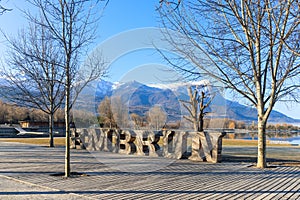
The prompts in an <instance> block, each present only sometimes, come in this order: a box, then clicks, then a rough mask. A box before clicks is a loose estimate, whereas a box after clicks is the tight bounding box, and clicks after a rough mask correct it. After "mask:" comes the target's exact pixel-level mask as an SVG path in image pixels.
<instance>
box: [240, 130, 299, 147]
mask: <svg viewBox="0 0 300 200" xmlns="http://www.w3.org/2000/svg"><path fill="white" fill-rule="evenodd" d="M235 138H236V139H245V140H257V133H245V134H237V135H236V137H235ZM267 140H269V141H270V143H271V144H291V145H299V146H300V133H267Z"/></svg>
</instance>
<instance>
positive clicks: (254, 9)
mask: <svg viewBox="0 0 300 200" xmlns="http://www.w3.org/2000/svg"><path fill="white" fill-rule="evenodd" d="M159 11H160V13H161V17H162V24H163V26H164V27H165V28H169V29H172V30H174V31H177V32H178V33H179V34H178V35H176V34H175V35H174V34H171V32H169V31H168V30H166V31H164V33H165V36H166V40H167V41H168V42H169V43H170V45H172V47H173V48H174V51H175V52H177V53H179V54H181V55H183V58H184V59H185V60H183V59H181V60H180V61H181V63H180V62H176V60H174V59H172V58H170V57H169V56H168V57H167V55H165V58H166V59H167V60H168V61H169V62H170V63H171V64H172V65H173V66H174V67H175V68H176V69H178V70H180V71H182V72H184V73H185V74H186V75H195V76H196V77H197V76H201V75H203V74H204V75H209V76H210V77H212V78H214V79H216V80H218V81H220V82H221V83H223V84H224V85H225V87H227V88H229V89H231V90H232V91H234V92H235V93H236V94H239V95H240V96H241V97H243V99H245V100H248V102H250V103H251V104H252V105H253V106H254V107H255V108H256V109H257V115H258V123H257V125H258V158H257V167H259V168H265V167H266V166H267V164H266V124H267V120H268V118H269V116H270V113H271V111H272V109H273V108H274V105H275V103H276V102H278V101H280V100H282V101H288V100H292V101H297V102H298V101H299V94H300V93H299V86H300V85H299V83H300V80H299V78H300V69H299V54H296V53H297V52H299V48H300V40H299V35H300V34H299V33H300V32H299V31H300V30H299V24H300V21H299V13H300V12H299V1H297V0H295V1H294V0H284V1H270V0H263V1H217V0H208V1H202V0H196V1H188V0H187V1H184V2H182V3H181V4H180V6H179V7H178V9H177V10H175V11H174V10H171V9H169V8H168V6H164V7H162V8H161V9H159ZM287 44H288V45H287ZM177 61H178V60H177ZM186 61H188V62H191V63H192V64H193V65H192V66H191V65H186ZM187 66H191V67H187Z"/></svg>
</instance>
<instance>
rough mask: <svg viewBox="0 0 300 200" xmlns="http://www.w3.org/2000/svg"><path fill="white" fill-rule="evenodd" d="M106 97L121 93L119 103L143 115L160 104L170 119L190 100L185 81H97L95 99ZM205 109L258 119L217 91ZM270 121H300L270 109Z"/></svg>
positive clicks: (241, 118) (177, 116) (216, 114)
mask: <svg viewBox="0 0 300 200" xmlns="http://www.w3.org/2000/svg"><path fill="white" fill-rule="evenodd" d="M194 84H197V83H194ZM199 84H201V83H199ZM105 96H120V97H121V99H122V102H125V103H126V105H127V106H128V109H129V113H137V114H139V115H145V114H146V112H147V111H149V109H150V108H151V107H153V106H154V105H159V106H161V107H162V108H163V109H164V111H165V112H166V113H167V115H168V120H169V121H176V120H179V119H180V118H181V116H182V115H184V114H186V111H185V109H184V108H183V106H182V104H181V102H180V101H179V100H188V99H189V98H188V95H187V84H173V85H153V84H152V85H145V84H142V83H139V82H136V81H132V82H127V83H123V84H120V83H116V84H113V83H110V82H106V81H102V82H99V83H98V86H97V89H96V95H95V100H96V102H101V100H102V99H103V98H104V97H105ZM96 106H97V105H96ZM208 111H210V112H212V113H213V114H212V116H213V117H216V118H230V119H234V120H239V121H244V122H246V123H251V122H252V121H257V112H256V109H255V108H252V107H249V106H245V105H242V104H240V103H238V102H235V101H231V100H228V99H225V98H224V97H223V96H222V95H221V94H220V93H219V92H217V93H216V95H215V97H214V99H213V102H212V103H211V106H210V107H209V108H208ZM269 122H271V123H299V122H300V120H297V119H293V118H291V117H288V116H286V115H284V114H283V113H280V112H278V111H275V110H273V111H272V113H271V115H270V118H269Z"/></svg>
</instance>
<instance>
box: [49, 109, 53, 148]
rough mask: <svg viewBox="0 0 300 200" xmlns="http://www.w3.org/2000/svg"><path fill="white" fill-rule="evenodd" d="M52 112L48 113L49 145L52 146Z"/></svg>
mask: <svg viewBox="0 0 300 200" xmlns="http://www.w3.org/2000/svg"><path fill="white" fill-rule="evenodd" d="M53 118H54V116H53V113H51V114H50V115H49V147H54V139H53V130H54V119H53Z"/></svg>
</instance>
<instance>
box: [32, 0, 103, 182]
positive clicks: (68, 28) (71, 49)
mask: <svg viewBox="0 0 300 200" xmlns="http://www.w3.org/2000/svg"><path fill="white" fill-rule="evenodd" d="M29 2H30V3H31V4H32V5H33V6H34V7H35V8H36V9H37V10H38V12H39V13H40V14H41V18H37V17H35V15H32V14H31V13H30V12H26V16H27V18H28V19H29V20H30V21H32V22H33V23H35V24H41V25H42V26H43V27H45V29H46V30H48V31H49V33H50V34H51V35H52V37H53V40H55V41H57V46H56V48H59V49H60V50H61V52H62V55H63V61H62V63H63V70H64V78H65V79H64V89H65V103H64V106H65V126H66V130H65V131H66V152H65V176H66V177H69V176H70V171H71V168H70V115H71V112H70V111H71V108H72V106H73V104H74V102H75V100H76V98H77V96H78V94H79V93H80V92H81V91H82V89H83V88H84V87H85V86H86V85H87V84H88V83H90V82H91V81H93V80H95V79H97V78H99V77H100V76H102V75H103V74H104V73H105V72H106V70H105V66H104V63H103V61H102V59H93V56H92V57H88V59H87V63H84V64H85V65H87V67H86V68H87V70H86V71H85V72H86V73H84V74H80V73H78V72H79V67H80V64H81V62H80V60H81V59H82V58H83V57H84V56H86V55H85V53H86V52H87V48H88V46H89V45H90V44H91V42H93V41H94V39H95V37H96V35H97V34H96V30H97V22H98V20H99V16H100V12H99V9H97V8H100V6H98V3H99V1H89V0H79V1H74V0H57V1H52V0H29ZM98 56H100V55H98ZM99 60H101V61H100V62H99ZM83 68H84V66H83ZM72 92H73V93H72Z"/></svg>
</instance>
